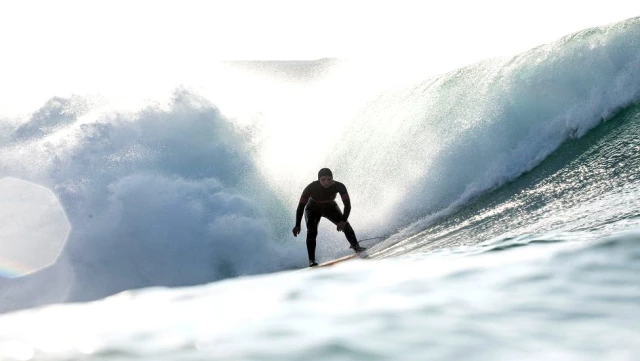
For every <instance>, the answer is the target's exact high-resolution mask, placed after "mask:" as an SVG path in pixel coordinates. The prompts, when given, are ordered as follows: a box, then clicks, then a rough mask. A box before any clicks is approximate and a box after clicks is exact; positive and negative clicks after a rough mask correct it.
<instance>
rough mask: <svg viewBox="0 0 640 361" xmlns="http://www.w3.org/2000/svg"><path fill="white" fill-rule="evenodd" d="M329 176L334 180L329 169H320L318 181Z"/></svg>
mask: <svg viewBox="0 0 640 361" xmlns="http://www.w3.org/2000/svg"><path fill="white" fill-rule="evenodd" d="M325 175H328V176H329V177H331V178H333V173H331V169H329V168H322V169H320V171H319V172H318V179H320V177H322V176H325Z"/></svg>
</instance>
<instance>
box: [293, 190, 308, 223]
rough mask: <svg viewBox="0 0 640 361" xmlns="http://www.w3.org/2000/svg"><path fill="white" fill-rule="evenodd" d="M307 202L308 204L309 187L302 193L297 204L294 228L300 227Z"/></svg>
mask: <svg viewBox="0 0 640 361" xmlns="http://www.w3.org/2000/svg"><path fill="white" fill-rule="evenodd" d="M307 202H309V186H307V187H306V188H305V189H304V191H302V195H301V196H300V202H298V209H296V227H300V222H302V215H303V214H304V207H305V206H306V205H307Z"/></svg>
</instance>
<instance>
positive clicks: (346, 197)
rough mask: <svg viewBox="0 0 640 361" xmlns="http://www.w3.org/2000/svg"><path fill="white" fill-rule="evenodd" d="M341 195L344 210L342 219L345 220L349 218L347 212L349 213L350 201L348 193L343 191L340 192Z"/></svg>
mask: <svg viewBox="0 0 640 361" xmlns="http://www.w3.org/2000/svg"><path fill="white" fill-rule="evenodd" d="M340 197H342V204H344V212H343V213H342V221H343V222H346V221H347V219H348V218H349V213H351V201H350V200H349V194H348V193H344V194H340Z"/></svg>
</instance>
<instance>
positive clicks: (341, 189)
mask: <svg viewBox="0 0 640 361" xmlns="http://www.w3.org/2000/svg"><path fill="white" fill-rule="evenodd" d="M338 193H339V194H340V197H341V198H342V203H343V204H344V214H343V213H342V212H341V211H340V208H339V207H338V204H337V203H336V201H335V199H336V194H338ZM303 213H304V219H305V223H306V225H307V254H308V255H309V267H313V266H317V265H318V263H316V236H317V235H318V223H320V219H321V218H322V217H325V218H326V219H328V220H330V221H331V222H332V223H333V224H335V225H336V227H337V230H338V232H344V235H345V237H346V238H347V241H348V242H349V244H350V245H351V247H350V248H352V249H353V250H354V251H355V252H356V253H357V252H361V251H364V250H365V248H363V247H360V245H359V244H358V239H357V238H356V234H355V232H354V231H353V228H351V225H350V224H349V222H348V221H347V219H348V218H349V214H350V213H351V201H350V200H349V194H348V193H347V187H345V185H344V184H342V183H340V182H337V181H334V180H333V173H332V172H331V170H330V169H329V168H322V169H320V171H319V172H318V180H317V181H314V182H311V183H310V184H309V185H308V186H307V187H306V188H305V189H304V191H302V196H301V197H300V202H299V203H298V209H297V210H296V225H295V227H293V235H294V237H297V236H298V234H300V222H301V221H302V214H303Z"/></svg>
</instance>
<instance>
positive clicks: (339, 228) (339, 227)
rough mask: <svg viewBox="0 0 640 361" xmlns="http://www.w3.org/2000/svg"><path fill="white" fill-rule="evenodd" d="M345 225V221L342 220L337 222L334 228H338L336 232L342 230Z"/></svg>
mask: <svg viewBox="0 0 640 361" xmlns="http://www.w3.org/2000/svg"><path fill="white" fill-rule="evenodd" d="M346 226H347V222H345V221H342V222H340V223H338V226H337V227H336V229H337V230H338V232H342V230H343V229H344V227H346Z"/></svg>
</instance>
